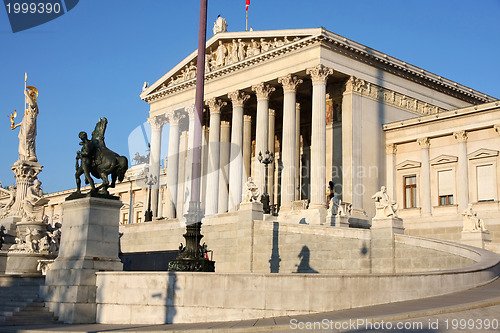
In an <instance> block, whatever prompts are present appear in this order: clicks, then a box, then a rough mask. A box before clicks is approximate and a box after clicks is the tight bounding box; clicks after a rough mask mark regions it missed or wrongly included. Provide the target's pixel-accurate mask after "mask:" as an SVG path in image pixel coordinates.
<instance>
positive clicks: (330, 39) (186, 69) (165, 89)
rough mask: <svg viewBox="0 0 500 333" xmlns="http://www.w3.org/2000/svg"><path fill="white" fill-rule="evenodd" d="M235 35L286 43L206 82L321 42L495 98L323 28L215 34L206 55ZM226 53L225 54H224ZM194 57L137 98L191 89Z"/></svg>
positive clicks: (480, 98) (449, 87) (390, 68)
mask: <svg viewBox="0 0 500 333" xmlns="http://www.w3.org/2000/svg"><path fill="white" fill-rule="evenodd" d="M294 33H295V35H294ZM238 38H241V39H244V40H245V42H246V43H247V45H249V44H250V43H249V42H250V41H251V38H254V39H255V40H258V41H259V42H260V39H261V38H263V39H266V40H271V39H272V38H278V39H281V40H284V38H288V42H287V43H284V45H282V46H278V47H275V48H273V49H270V50H269V51H266V52H261V53H260V54H258V55H252V56H249V57H247V58H245V59H244V60H241V61H237V62H232V63H227V64H225V65H223V66H222V67H220V66H219V67H218V68H215V69H212V68H210V71H208V72H206V73H205V82H210V81H211V80H214V79H216V78H218V77H221V76H224V75H227V74H230V73H232V72H235V71H237V70H240V69H244V68H247V67H250V66H253V65H256V64H259V63H262V62H265V61H268V60H270V59H273V58H276V57H278V56H282V55H284V54H288V53H291V52H294V51H296V50H298V49H301V48H304V47H307V46H309V45H311V44H316V43H320V44H321V45H324V46H327V47H328V46H329V47H330V48H332V49H333V50H334V51H336V52H339V53H341V54H345V55H347V56H349V57H351V58H353V59H357V60H358V61H363V62H366V63H369V64H370V65H372V66H375V67H378V68H382V69H383V70H384V71H387V72H389V73H392V74H394V75H397V76H400V77H403V78H405V79H407V80H410V81H414V82H416V83H418V84H421V85H423V86H427V87H429V88H431V89H433V90H437V91H440V92H443V93H445V94H447V95H451V96H453V97H456V98H458V99H461V100H464V101H466V102H468V103H471V104H479V103H486V102H492V101H495V100H496V99H495V98H494V97H492V96H489V95H486V94H484V93H481V92H479V91H477V90H474V89H471V88H469V87H467V86H464V85H461V84H458V83H456V82H454V81H451V80H449V79H446V78H443V77H441V76H439V75H436V74H434V73H432V72H429V71H426V70H424V69H422V68H420V67H417V66H414V65H411V64H408V63H406V62H404V61H402V60H399V59H397V58H394V57H391V56H388V55H387V54H384V53H382V52H379V51H377V50H374V49H372V48H369V47H367V46H365V45H362V44H360V43H357V42H354V41H352V40H349V39H347V38H345V37H342V36H340V35H337V34H335V33H332V32H330V31H327V30H325V29H323V28H318V29H304V30H290V31H286V30H283V31H254V32H231V33H219V34H217V35H216V36H214V37H212V38H211V39H210V40H209V41H208V42H207V44H206V45H207V49H208V50H209V51H208V52H209V53H207V54H209V55H212V56H213V54H214V53H215V52H216V50H211V49H210V47H215V49H216V47H217V42H218V41H222V42H223V43H224V45H227V46H229V45H231V44H232V40H233V39H236V40H237V39H238ZM227 56H228V57H229V56H230V55H229V53H228V54H227ZM195 60H196V51H195V52H193V53H192V54H191V55H190V56H188V57H187V58H186V59H185V60H184V61H183V62H181V63H180V64H179V65H178V66H176V67H175V68H174V69H173V70H172V71H171V72H169V73H171V74H170V75H169V76H168V77H166V76H163V77H162V78H161V79H160V80H163V82H162V83H161V84H160V85H157V86H155V85H153V86H151V87H150V88H149V89H148V90H149V91H148V90H146V91H145V92H144V93H143V94H141V98H142V99H143V100H145V101H146V102H148V103H151V102H153V101H155V100H158V99H161V98H164V97H165V96H168V95H172V94H175V93H176V92H179V91H182V90H186V89H189V88H193V87H194V86H195V82H196V78H192V76H193V75H192V69H191V70H190V64H191V62H192V61H195ZM191 67H192V66H191ZM179 76H183V80H178V81H177V82H174V83H172V84H170V82H168V83H167V81H171V80H172V79H174V78H178V77H179ZM174 81H175V80H174ZM169 84H170V85H169Z"/></svg>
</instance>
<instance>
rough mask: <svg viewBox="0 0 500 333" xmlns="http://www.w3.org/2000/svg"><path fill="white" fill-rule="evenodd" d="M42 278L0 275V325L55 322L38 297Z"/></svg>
mask: <svg viewBox="0 0 500 333" xmlns="http://www.w3.org/2000/svg"><path fill="white" fill-rule="evenodd" d="M43 282H44V278H43V277H41V276H39V277H23V276H6V275H3V276H0V326H10V325H38V324H53V323H56V322H57V318H55V317H54V314H53V313H52V312H50V311H49V309H47V308H46V307H45V304H44V303H43V301H42V300H40V299H39V298H38V294H39V291H40V285H42V284H43Z"/></svg>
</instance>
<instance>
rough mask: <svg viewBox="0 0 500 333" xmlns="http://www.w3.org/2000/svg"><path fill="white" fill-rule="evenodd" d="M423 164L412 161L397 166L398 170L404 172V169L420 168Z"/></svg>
mask: <svg viewBox="0 0 500 333" xmlns="http://www.w3.org/2000/svg"><path fill="white" fill-rule="evenodd" d="M420 165H421V163H420V162H417V161H412V160H406V161H403V162H401V163H399V164H398V165H396V170H404V169H411V168H420Z"/></svg>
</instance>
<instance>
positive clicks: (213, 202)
mask: <svg viewBox="0 0 500 333" xmlns="http://www.w3.org/2000/svg"><path fill="white" fill-rule="evenodd" d="M207 104H208V107H209V109H210V133H209V137H208V179H207V195H206V200H205V201H206V203H205V214H206V216H209V215H213V214H217V200H218V198H219V194H218V192H219V158H220V157H219V155H220V144H219V137H220V111H221V108H222V107H223V106H224V105H226V104H227V103H226V102H223V101H221V100H220V99H218V98H212V99H210V100H208V101H207Z"/></svg>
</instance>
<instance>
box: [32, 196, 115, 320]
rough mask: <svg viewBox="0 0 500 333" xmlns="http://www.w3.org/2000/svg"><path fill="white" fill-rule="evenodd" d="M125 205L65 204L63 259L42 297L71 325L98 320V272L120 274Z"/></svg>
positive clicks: (88, 200)
mask: <svg viewBox="0 0 500 333" xmlns="http://www.w3.org/2000/svg"><path fill="white" fill-rule="evenodd" d="M121 206H122V202H121V201H119V200H113V199H102V198H94V197H87V198H81V199H75V200H71V201H66V202H65V203H64V204H63V222H62V238H61V247H60V250H59V256H58V258H57V259H56V260H55V261H54V263H53V264H52V265H51V267H50V269H49V270H48V271H47V276H46V280H45V286H42V287H41V288H40V296H41V297H42V298H43V299H44V300H45V302H46V304H47V305H48V307H49V309H50V310H51V311H53V312H54V314H55V315H56V316H57V317H59V320H61V321H63V322H65V323H68V324H77V323H94V322H95V320H96V277H95V272H97V271H120V270H122V269H123V265H122V263H121V262H120V259H119V258H118V246H119V232H118V224H119V217H120V215H119V214H120V207H121Z"/></svg>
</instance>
